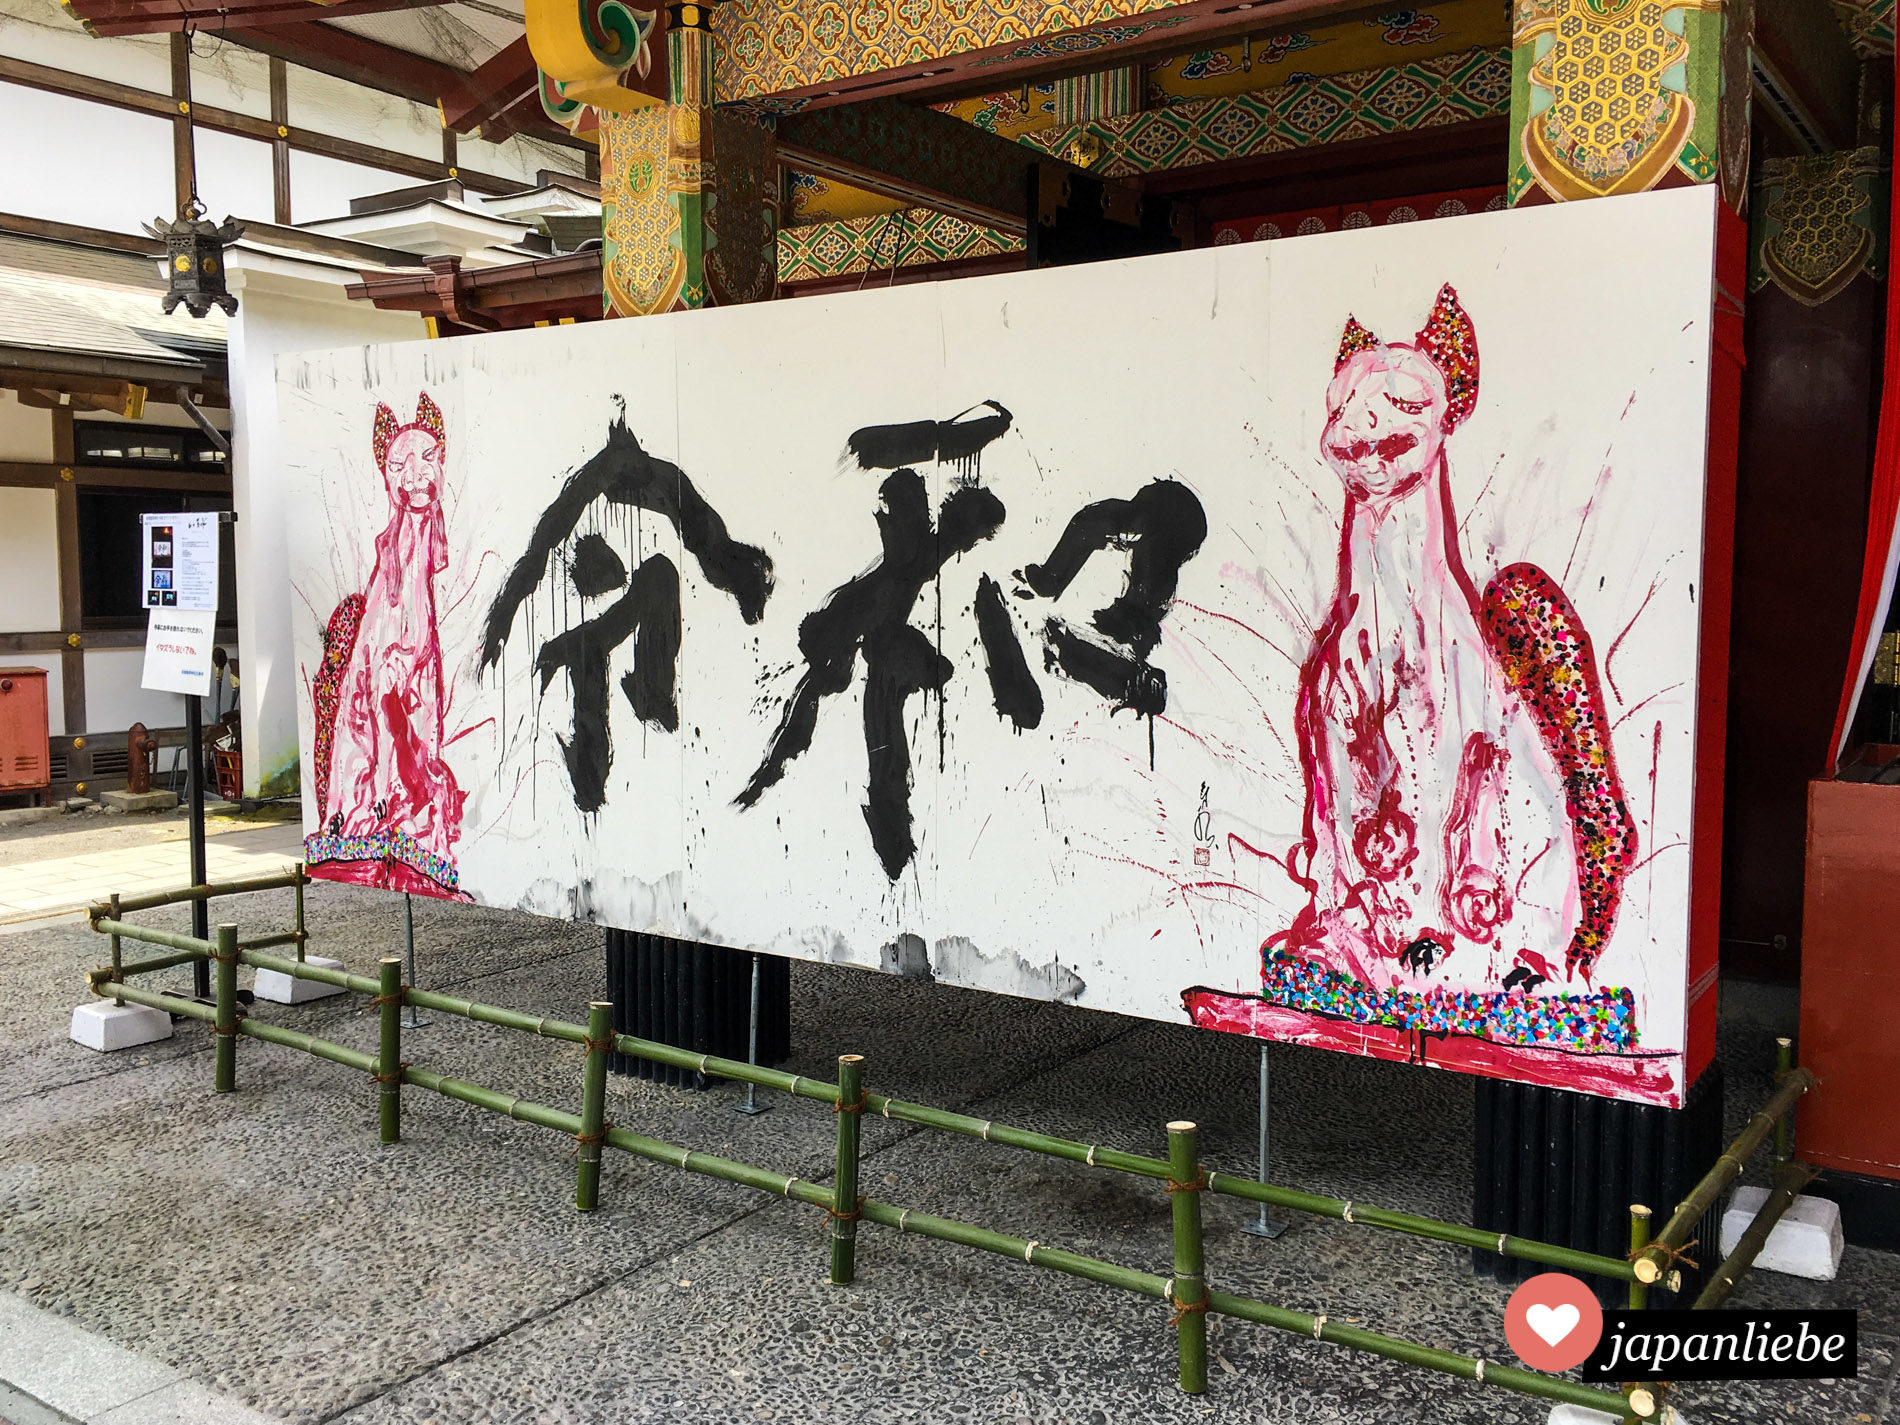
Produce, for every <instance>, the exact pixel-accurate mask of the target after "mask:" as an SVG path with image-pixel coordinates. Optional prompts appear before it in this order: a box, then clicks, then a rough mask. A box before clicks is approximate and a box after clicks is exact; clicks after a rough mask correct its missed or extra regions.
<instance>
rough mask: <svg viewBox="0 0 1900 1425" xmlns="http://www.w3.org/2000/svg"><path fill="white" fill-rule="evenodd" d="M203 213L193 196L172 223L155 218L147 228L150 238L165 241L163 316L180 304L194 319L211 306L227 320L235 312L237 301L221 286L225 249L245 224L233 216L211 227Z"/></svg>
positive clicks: (169, 313)
mask: <svg viewBox="0 0 1900 1425" xmlns="http://www.w3.org/2000/svg"><path fill="white" fill-rule="evenodd" d="M204 211H205V210H204V204H202V203H200V202H199V201H198V198H197V195H196V194H193V195H192V199H191V202H189V203H188V204H186V205H185V208H184V210H183V211H182V212H180V213H179V215H178V217H177V218H176V219H175V220H174V221H172V222H169V223H168V222H166V221H165V220H164V219H163V218H158V219H155V220H154V221H153V222H151V223H150V224H148V225H147V226H146V231H147V232H149V233H151V235H152V236H153V237H162V238H164V239H165V278H166V287H165V296H164V297H163V299H162V300H161V301H160V302H159V306H160V308H161V309H162V310H163V311H164V313H165V315H166V316H170V315H171V314H172V312H173V311H174V310H175V309H176V308H177V307H178V304H179V303H181V302H182V303H184V305H185V308H186V309H187V310H188V311H189V312H190V313H191V314H192V315H193V316H194V317H202V316H204V315H205V314H206V313H208V312H209V311H210V310H211V309H212V307H214V306H217V307H222V308H223V309H224V314H225V315H226V316H227V317H229V316H235V315H236V313H237V309H238V304H237V298H236V297H233V296H232V295H231V294H230V293H229V292H228V291H226V290H225V286H224V249H225V248H226V246H228V245H229V244H231V243H234V242H236V241H237V240H238V238H239V237H240V236H242V235H243V232H244V224H242V223H240V222H239V221H238V220H237V219H236V218H232V217H226V218H225V220H224V222H223V224H222V225H218V224H214V223H212V222H211V221H210V220H209V219H208V218H206V217H205V215H204Z"/></svg>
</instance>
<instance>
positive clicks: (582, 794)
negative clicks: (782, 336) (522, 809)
mask: <svg viewBox="0 0 1900 1425" xmlns="http://www.w3.org/2000/svg"><path fill="white" fill-rule="evenodd" d="M615 404H616V405H618V406H620V410H619V413H618V414H617V415H616V417H615V419H614V422H613V424H612V425H611V426H610V427H609V428H608V431H607V444H606V446H605V447H604V448H603V449H602V450H601V451H600V452H599V453H598V454H596V455H594V456H593V457H592V458H591V459H590V460H588V461H587V462H586V464H584V465H582V466H581V467H580V469H578V470H576V471H575V472H574V473H573V474H572V475H571V476H569V477H568V480H567V483H566V484H565V485H563V486H562V487H561V492H560V494H558V495H556V496H555V497H554V501H553V503H552V504H550V505H549V506H548V507H547V509H546V510H544V511H543V512H542V514H541V518H540V519H539V520H538V521H536V523H535V527H534V533H533V534H532V535H531V536H530V537H529V540H528V549H527V552H526V553H524V554H523V555H522V556H521V558H520V559H519V560H517V561H516V563H515V567H514V568H513V569H512V570H511V571H510V572H509V575H508V578H507V580H506V581H505V582H504V583H503V585H502V588H501V592H500V593H499V594H497V595H496V596H495V601H494V603H493V604H492V605H490V606H489V610H488V620H487V625H486V628H485V631H484V634H483V639H482V658H481V666H482V668H483V669H487V668H490V667H492V666H493V665H494V664H495V663H497V662H498V661H499V660H500V658H501V651H502V645H503V644H504V643H506V642H507V640H508V636H509V633H510V632H511V630H512V629H513V627H514V623H515V618H516V616H517V614H518V613H519V612H520V610H521V606H522V605H523V604H524V603H526V602H527V601H528V599H529V598H530V597H532V596H533V594H534V592H535V590H536V589H537V588H539V587H540V586H541V583H542V581H543V580H544V579H545V578H546V577H547V572H548V570H549V567H550V564H551V562H552V560H553V555H554V553H555V551H556V550H557V549H559V548H560V546H561V545H562V544H563V543H564V542H565V541H567V540H568V539H569V538H570V537H571V536H572V535H573V533H574V530H575V528H576V527H577V526H578V525H579V524H580V521H581V517H582V516H583V515H584V514H586V512H587V510H588V509H589V507H590V506H592V504H593V502H594V501H595V500H597V499H604V500H605V501H606V502H607V503H608V504H609V505H619V506H622V507H625V508H631V509H641V510H648V511H651V512H653V513H654V514H657V515H660V516H661V517H662V518H664V519H665V520H667V521H668V522H669V523H670V524H671V525H672V526H673V528H674V529H675V530H677V531H678V532H679V537H680V543H681V544H682V545H683V546H684V547H685V550H686V552H687V553H688V554H690V555H692V556H693V558H694V559H695V560H696V561H697V562H698V564H699V567H700V570H701V572H702V573H704V574H705V576H706V579H707V581H708V582H709V583H711V584H712V586H713V587H714V588H716V589H719V590H721V591H722V592H724V593H727V594H730V595H731V596H732V598H733V601H734V602H735V603H737V604H738V606H739V613H740V616H741V617H742V618H744V619H745V621H746V622H747V623H757V622H758V621H759V619H760V618H762V617H763V616H764V613H765V601H766V599H767V598H769V597H770V596H771V592H772V560H771V557H770V556H769V555H767V554H766V552H765V551H764V550H763V549H759V548H757V547H755V546H753V545H750V544H743V543H741V542H739V541H738V540H735V539H733V538H732V537H731V535H729V534H728V533H727V532H726V522H725V521H724V520H723V519H721V518H720V516H719V512H718V511H717V510H715V509H713V507H712V506H711V505H709V504H707V503H706V500H705V498H704V497H703V496H702V495H701V494H700V493H699V491H698V490H696V489H695V488H694V487H693V482H692V481H691V480H690V479H689V478H687V476H686V474H685V472H684V471H682V470H681V469H680V468H679V466H677V465H675V464H673V463H672V462H671V461H669V460H662V459H659V458H658V457H656V456H652V455H649V454H648V453H647V452H646V451H645V450H644V449H643V448H642V447H641V445H640V442H639V441H638V440H637V439H635V437H634V435H633V433H632V432H631V431H630V430H628V429H627V421H626V410H625V406H624V404H623V403H621V402H620V400H619V398H618V397H616V398H615ZM569 565H570V567H569V578H570V580H571V581H572V583H573V586H574V588H575V591H576V592H578V593H579V594H580V595H581V596H582V597H583V598H584V599H593V598H599V597H602V596H604V595H606V594H610V593H612V592H613V591H614V590H615V589H618V588H620V587H621V586H622V585H623V584H624V585H625V586H626V593H625V594H623V595H622V596H621V597H620V598H619V599H617V600H616V601H615V602H614V603H613V604H612V605H611V606H610V607H609V608H607V609H606V610H605V611H603V612H602V613H600V614H598V615H596V616H595V617H593V618H590V619H588V620H587V621H585V622H584V623H581V624H578V625H576V626H575V627H573V628H570V629H568V630H567V631H566V632H565V633H562V634H558V635H556V636H554V637H551V638H549V639H548V640H547V641H546V642H545V643H544V644H543V645H542V646H541V648H540V650H539V651H538V652H537V653H536V655H535V665H534V666H535V671H536V673H538V674H539V675H540V679H541V691H542V692H543V693H545V692H546V691H547V689H548V686H549V684H550V683H551V682H552V681H553V679H554V675H555V674H556V673H557V672H559V671H561V670H562V669H565V670H566V671H567V674H568V679H569V684H570V686H571V688H572V690H573V694H574V735H573V737H572V739H565V738H564V739H561V751H562V753H563V755H564V756H565V757H566V760H567V769H568V775H569V777H570V779H571V780H572V782H573V786H574V804H575V806H577V807H579V808H580V809H581V810H582V811H584V812H589V813H591V812H595V811H598V810H599V809H600V808H601V806H602V805H604V804H605V802H606V799H607V773H608V770H609V768H610V766H611V765H612V760H613V752H612V744H611V740H610V738H609V735H608V721H609V719H608V703H609V694H608V688H607V681H608V663H609V661H610V659H611V658H612V655H613V652H614V650H615V649H616V648H618V647H619V646H620V645H621V644H622V643H624V642H626V641H627V639H629V638H631V639H633V656H634V666H633V671H632V672H630V673H628V674H627V675H626V676H625V677H624V678H622V679H621V682H620V687H621V691H622V692H623V693H625V695H626V698H627V701H628V703H629V704H631V705H632V707H633V711H634V715H635V716H636V717H638V718H639V719H640V720H641V721H642V722H645V723H647V724H648V725H650V726H653V727H657V728H661V729H663V730H664V731H667V732H673V731H677V730H678V727H679V708H678V703H677V700H676V693H675V687H676V684H677V680H678V676H679V650H680V578H679V570H678V569H677V568H676V567H675V566H674V564H673V561H672V560H670V559H668V558H666V557H665V556H664V555H660V554H656V555H654V556H652V557H651V558H649V559H646V560H644V561H642V562H641V563H640V564H639V566H638V567H637V568H635V569H634V571H633V574H632V577H631V578H629V577H628V574H627V570H626V566H625V565H624V564H622V563H621V560H620V557H619V556H618V555H617V554H615V553H614V551H613V550H612V548H611V547H609V545H608V544H607V541H606V540H605V539H603V538H601V536H599V535H598V534H585V535H582V536H581V537H580V538H579V539H578V540H576V541H575V543H574V547H573V553H572V557H571V559H570V561H569Z"/></svg>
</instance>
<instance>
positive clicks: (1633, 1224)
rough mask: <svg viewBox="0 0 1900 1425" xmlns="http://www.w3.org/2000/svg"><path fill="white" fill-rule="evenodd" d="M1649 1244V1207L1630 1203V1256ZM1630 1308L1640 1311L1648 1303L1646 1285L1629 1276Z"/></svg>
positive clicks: (1647, 1288)
mask: <svg viewBox="0 0 1900 1425" xmlns="http://www.w3.org/2000/svg"><path fill="white" fill-rule="evenodd" d="M1648 1245H1649V1209H1648V1208H1647V1207H1645V1206H1643V1204H1642V1203H1640V1202H1632V1203H1631V1204H1630V1258H1631V1260H1634V1259H1635V1258H1636V1257H1637V1256H1638V1255H1640V1254H1641V1252H1642V1250H1643V1248H1645V1247H1647V1246H1648ZM1629 1302H1630V1310H1631V1311H1641V1310H1643V1309H1644V1308H1645V1307H1647V1306H1648V1305H1649V1287H1648V1285H1647V1284H1646V1283H1645V1282H1643V1281H1641V1280H1639V1279H1637V1278H1635V1277H1631V1278H1630V1297H1629Z"/></svg>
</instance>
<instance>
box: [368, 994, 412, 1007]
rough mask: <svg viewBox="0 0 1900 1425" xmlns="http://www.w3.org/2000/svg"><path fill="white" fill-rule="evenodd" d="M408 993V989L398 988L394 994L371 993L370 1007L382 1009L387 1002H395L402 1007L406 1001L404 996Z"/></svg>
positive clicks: (394, 1003)
mask: <svg viewBox="0 0 1900 1425" xmlns="http://www.w3.org/2000/svg"><path fill="white" fill-rule="evenodd" d="M407 993H408V991H406V990H397V991H396V993H394V994H393V995H371V996H370V997H369V1007H370V1008H371V1009H381V1008H382V1007H383V1006H384V1005H386V1004H393V1005H395V1006H396V1007H397V1008H398V1009H401V1008H402V1006H403V1004H404V1003H405V1001H404V998H403V996H404V995H405V994H407Z"/></svg>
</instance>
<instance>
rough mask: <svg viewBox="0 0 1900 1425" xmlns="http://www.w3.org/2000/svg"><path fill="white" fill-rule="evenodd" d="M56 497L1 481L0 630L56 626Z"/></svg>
mask: <svg viewBox="0 0 1900 1425" xmlns="http://www.w3.org/2000/svg"><path fill="white" fill-rule="evenodd" d="M54 498H55V497H54V494H53V492H52V491H51V490H22V489H17V488H10V487H0V633H43V632H45V631H46V630H48V629H55V628H58V627H59V532H58V525H57V523H56V516H55V514H54V509H53V506H54ZM3 658H4V655H0V659H3Z"/></svg>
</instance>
